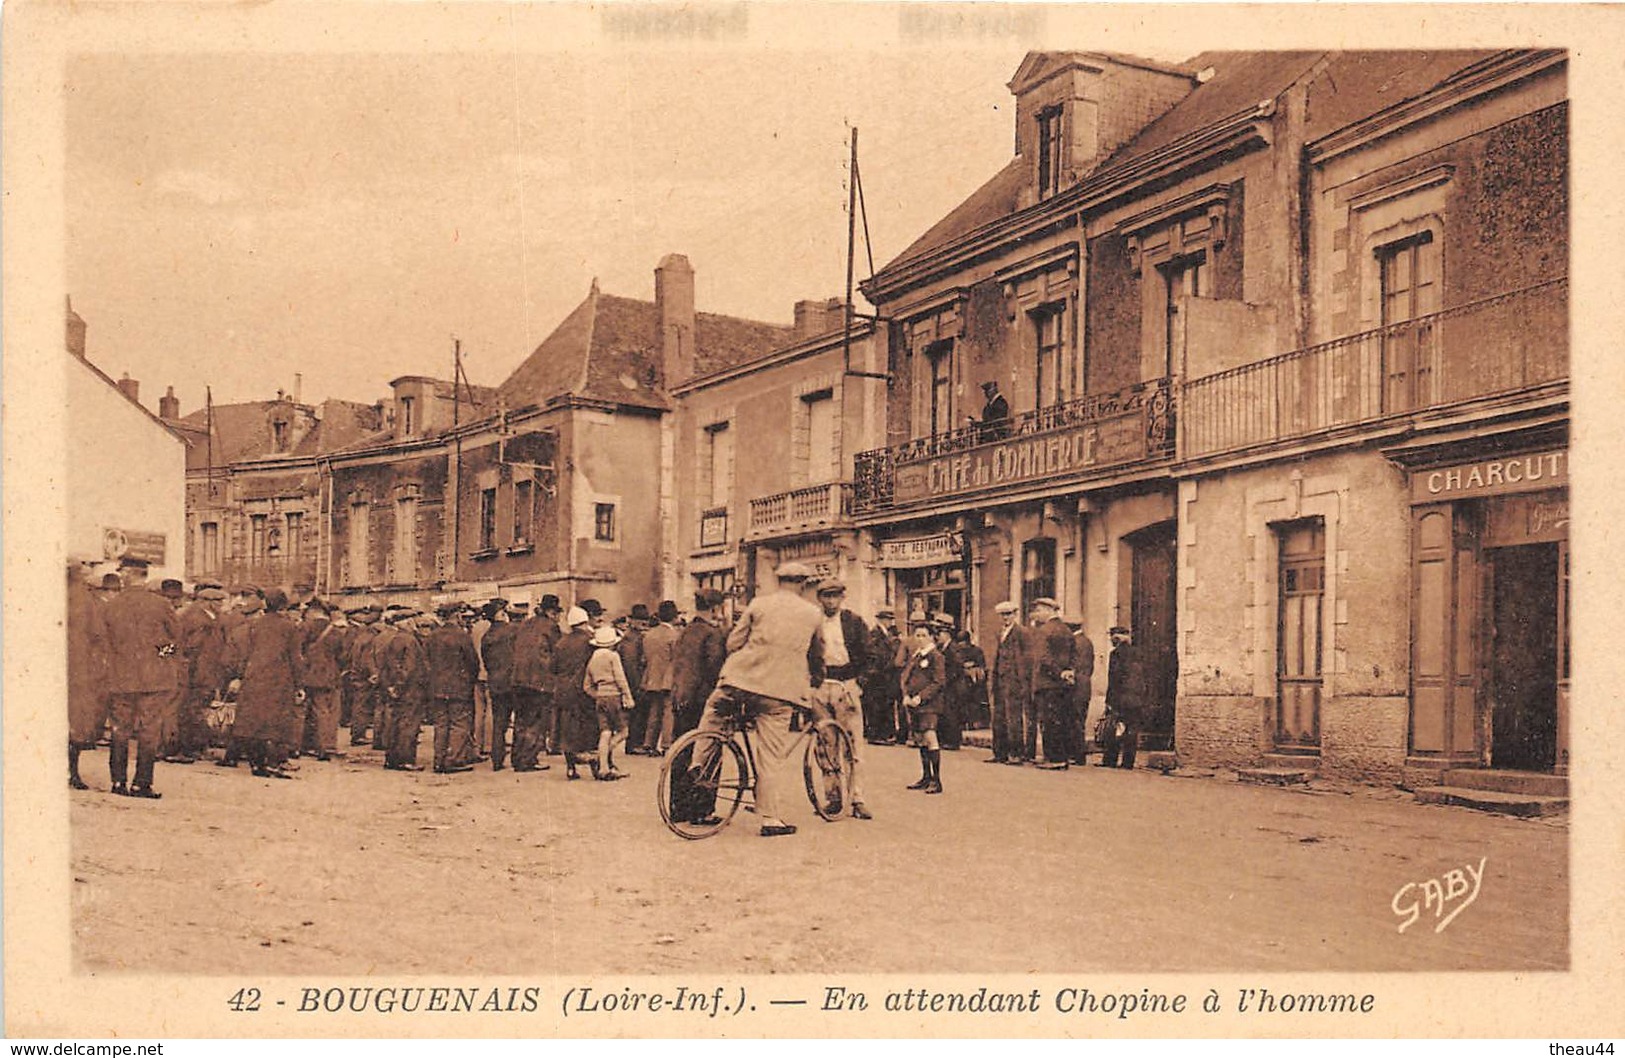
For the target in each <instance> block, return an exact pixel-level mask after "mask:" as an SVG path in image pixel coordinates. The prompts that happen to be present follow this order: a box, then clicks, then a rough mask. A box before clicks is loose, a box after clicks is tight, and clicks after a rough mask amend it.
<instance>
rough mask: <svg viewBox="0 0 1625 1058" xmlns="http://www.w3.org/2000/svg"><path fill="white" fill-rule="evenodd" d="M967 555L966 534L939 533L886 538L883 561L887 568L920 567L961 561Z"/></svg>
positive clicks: (883, 545)
mask: <svg viewBox="0 0 1625 1058" xmlns="http://www.w3.org/2000/svg"><path fill="white" fill-rule="evenodd" d="M964 555H965V538H964V536H963V535H961V534H959V533H937V534H936V535H935V536H917V537H911V538H909V539H906V540H882V541H881V542H880V564H881V566H882V567H884V568H886V569H918V568H920V567H922V566H945V565H948V564H950V563H953V562H959V561H961V560H962V559H963V558H964Z"/></svg>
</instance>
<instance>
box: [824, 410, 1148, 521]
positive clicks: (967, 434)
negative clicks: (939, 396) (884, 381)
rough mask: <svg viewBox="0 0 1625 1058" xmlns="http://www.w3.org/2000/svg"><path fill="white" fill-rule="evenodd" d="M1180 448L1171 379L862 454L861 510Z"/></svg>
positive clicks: (1070, 474) (1059, 476)
mask: <svg viewBox="0 0 1625 1058" xmlns="http://www.w3.org/2000/svg"><path fill="white" fill-rule="evenodd" d="M1173 451H1174V391H1173V382H1172V380H1171V379H1166V378H1159V379H1154V380H1152V381H1150V382H1141V383H1138V384H1136V385H1133V386H1129V387H1128V388H1126V389H1121V390H1118V391H1117V392H1115V393H1099V394H1091V395H1089V396H1087V397H1081V398H1079V399H1077V400H1071V401H1066V402H1065V403H1062V404H1054V405H1051V406H1049V407H1046V408H1038V409H1035V410H1033V411H1029V412H1025V413H1023V414H1021V415H1018V416H1016V417H1014V418H1012V419H1008V420H1005V421H1003V422H996V423H975V424H972V425H970V426H966V427H962V428H960V429H958V430H952V431H949V432H947V433H940V434H935V435H933V436H931V437H921V438H918V439H916V440H913V441H909V442H907V443H905V444H900V445H894V446H892V447H891V448H877V449H874V450H872V451H868V452H860V453H858V455H857V456H856V457H855V460H854V467H853V470H854V473H853V504H852V509H853V512H854V513H866V512H870V511H876V510H882V509H885V508H889V507H904V506H918V505H924V504H928V503H930V502H932V501H935V500H945V499H953V498H958V497H962V496H970V495H976V494H980V493H983V492H989V491H991V492H997V491H999V490H1003V489H1007V488H1010V487H1014V486H1019V485H1028V484H1033V483H1035V482H1042V481H1046V480H1051V479H1054V480H1063V479H1064V480H1075V479H1082V478H1087V477H1091V476H1096V475H1097V474H1098V473H1100V472H1103V471H1106V470H1107V469H1108V468H1120V467H1122V466H1125V465H1128V464H1132V463H1136V462H1141V461H1145V460H1152V459H1166V458H1168V457H1170V456H1172V455H1173Z"/></svg>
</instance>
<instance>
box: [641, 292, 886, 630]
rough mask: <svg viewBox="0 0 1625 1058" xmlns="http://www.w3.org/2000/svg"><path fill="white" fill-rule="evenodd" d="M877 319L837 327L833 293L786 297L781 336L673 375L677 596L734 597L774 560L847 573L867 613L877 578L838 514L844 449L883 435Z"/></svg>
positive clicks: (847, 499)
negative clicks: (770, 345) (734, 360)
mask: <svg viewBox="0 0 1625 1058" xmlns="http://www.w3.org/2000/svg"><path fill="white" fill-rule="evenodd" d="M883 333H884V332H883V331H882V330H879V329H877V327H876V325H875V323H874V322H873V321H872V320H863V319H859V320H854V321H853V322H852V326H851V329H850V331H848V329H847V319H846V309H845V305H844V304H843V303H842V302H841V300H840V299H838V298H836V299H830V300H828V301H801V302H797V303H796V308H795V328H794V333H793V335H792V336H791V339H790V340H789V341H788V342H787V343H786V344H785V346H784V347H783V348H781V349H777V350H774V351H773V352H770V353H768V354H767V355H766V356H761V357H757V358H755V359H752V360H749V361H746V362H744V363H741V364H735V365H730V366H728V367H726V368H723V369H722V370H718V371H712V372H709V373H707V374H704V375H699V376H697V377H695V378H693V379H691V380H690V381H688V382H686V383H684V384H682V385H679V386H675V387H673V390H672V396H673V398H674V400H675V401H676V412H675V414H674V415H673V417H672V423H673V429H674V433H675V436H674V447H675V453H676V467H677V477H676V482H677V492H676V504H675V512H676V517H675V518H673V519H672V520H671V521H670V522H669V523H668V527H669V532H670V534H672V535H673V537H674V540H673V542H672V543H671V544H670V546H669V551H670V553H671V554H672V555H673V556H674V557H675V559H676V563H675V569H674V570H673V576H672V578H671V579H670V580H669V581H668V584H669V585H670V587H668V589H667V592H666V594H667V595H668V596H669V597H671V598H674V599H677V600H679V601H680V602H681V603H682V605H684V606H686V605H687V602H686V600H687V599H688V598H689V597H691V596H692V594H693V592H694V591H695V590H697V589H699V588H716V589H718V590H720V591H722V592H723V593H724V595H725V596H727V597H728V598H730V599H733V600H743V599H746V598H748V597H749V596H751V595H753V594H755V592H756V591H757V590H758V589H759V587H760V586H761V585H762V584H764V583H771V582H772V571H773V570H774V569H775V568H777V566H778V565H779V563H781V562H785V561H791V560H794V561H798V562H802V563H804V564H806V565H808V566H810V567H811V568H813V569H814V570H815V571H816V572H817V573H818V574H819V575H820V576H825V577H838V578H840V579H842V580H843V581H845V582H846V584H847V605H849V606H850V607H852V608H853V609H854V610H856V611H858V612H861V613H865V614H872V613H873V611H874V610H875V609H877V608H878V607H879V602H878V600H879V599H880V598H881V597H882V595H883V586H882V585H881V584H879V583H878V581H877V580H876V578H875V577H874V576H873V563H872V561H870V560H869V556H868V555H867V553H866V550H865V547H864V545H863V543H862V541H861V540H860V538H859V534H858V532H857V529H856V526H855V523H854V521H853V514H852V461H853V458H854V456H855V455H856V454H857V453H858V452H860V451H864V450H867V449H871V448H874V447H875V446H876V445H877V444H879V443H880V442H881V440H883V436H882V435H881V432H880V428H881V424H882V423H883V422H884V418H885V406H886V380H885V366H886V361H885V344H884V342H883V341H882V340H881V339H880V338H879V335H882V334H883Z"/></svg>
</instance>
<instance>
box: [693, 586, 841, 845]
mask: <svg viewBox="0 0 1625 1058" xmlns="http://www.w3.org/2000/svg"><path fill="white" fill-rule="evenodd" d="M812 575H813V572H812V570H811V569H809V568H808V567H807V566H805V565H803V564H801V563H800V562H785V563H783V564H781V565H780V566H779V568H778V570H777V571H776V577H777V580H778V584H779V590H778V591H776V592H767V593H763V594H761V595H758V596H757V597H756V598H755V599H752V600H751V603H750V605H749V606H747V607H745V612H744V613H743V614H741V615H740V618H739V621H738V622H737V623H736V624H735V625H734V627H733V631H732V632H730V633H729V634H728V659H727V660H726V661H724V662H723V663H722V672H721V674H720V675H719V676H718V677H717V684H718V689H717V692H716V694H713V695H712V696H711V698H710V700H709V701H707V702H706V704H705V715H704V716H703V717H702V718H701V719H700V726H699V729H700V730H701V731H720V730H721V729H722V726H723V720H722V716H721V714H720V712H719V708H718V707H719V704H720V703H721V701H722V700H723V699H724V697H726V698H731V699H732V700H733V701H734V702H735V703H736V704H737V706H738V707H739V709H740V710H741V711H742V713H743V714H744V715H745V716H747V717H754V718H755V720H756V749H757V754H756V764H757V773H756V817H757V819H759V820H760V821H761V825H762V829H761V834H762V836H763V837H778V836H780V835H785V834H794V833H795V832H796V828H795V825H794V824H792V823H786V822H785V821H784V819H783V818H782V817H781V816H780V815H779V787H780V784H781V783H782V782H783V775H784V771H785V769H786V767H787V765H788V759H789V753H790V717H791V714H792V712H793V707H794V705H796V704H797V703H802V702H805V701H807V699H808V698H809V697H810V696H811V693H812V689H813V687H815V686H817V684H818V683H819V682H822V681H821V680H816V681H815V680H814V678H813V676H814V673H813V662H812V659H813V658H814V657H817V656H819V654H820V652H819V651H818V648H817V646H816V645H815V642H814V640H815V638H816V637H817V635H818V632H819V629H820V628H821V627H822V625H823V623H824V618H823V614H822V613H821V612H820V611H819V608H818V606H817V605H815V604H814V603H813V602H812V601H811V600H810V599H808V598H807V595H808V592H809V587H808V583H807V582H808V581H809V580H810V579H811V578H812ZM819 667H820V668H822V665H820V666H819ZM819 675H820V676H821V675H822V673H819ZM707 763H709V762H707V761H703V760H696V761H694V762H693V764H692V765H691V767H692V768H694V769H696V770H703V768H704V766H705V765H706V764H707Z"/></svg>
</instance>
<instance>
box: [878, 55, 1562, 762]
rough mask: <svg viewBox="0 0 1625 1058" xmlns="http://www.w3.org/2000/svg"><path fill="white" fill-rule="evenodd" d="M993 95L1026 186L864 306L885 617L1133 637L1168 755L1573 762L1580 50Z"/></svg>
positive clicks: (1012, 183) (1078, 61) (1047, 76)
mask: <svg viewBox="0 0 1625 1058" xmlns="http://www.w3.org/2000/svg"><path fill="white" fill-rule="evenodd" d="M1011 90H1012V92H1013V93H1014V94H1015V95H1016V110H1017V114H1018V124H1019V126H1020V127H1019V128H1018V132H1017V148H1018V153H1017V156H1016V157H1015V159H1014V160H1013V161H1012V162H1011V163H1010V164H1009V165H1008V166H1007V167H1006V168H1005V169H1004V170H1003V171H1002V172H1001V173H999V174H998V175H996V176H995V177H994V178H993V179H992V180H991V181H989V183H988V184H986V185H984V187H983V188H981V189H980V190H978V191H977V192H976V193H975V194H973V195H972V196H971V197H970V198H969V199H968V200H967V201H966V202H965V203H964V204H963V205H961V206H960V207H959V208H958V209H956V210H955V211H954V212H953V213H951V214H949V216H947V217H945V218H944V219H943V220H942V221H941V222H939V223H938V224H937V225H936V226H934V227H933V228H932V229H931V230H930V231H928V232H927V233H926V234H925V235H924V236H922V238H921V239H920V240H919V241H918V242H917V243H916V244H915V245H914V246H912V247H910V248H909V249H908V250H906V251H905V252H904V253H903V254H902V255H901V256H900V257H899V258H898V259H897V260H895V261H893V262H892V263H890V264H888V265H887V266H886V267H885V268H883V269H882V270H881V271H880V272H879V273H878V274H877V275H876V276H875V277H873V278H872V279H871V280H870V281H869V282H868V283H867V284H866V285H865V287H864V289H865V293H866V294H868V296H869V297H870V299H871V300H872V301H874V303H875V304H876V306H877V307H878V309H879V311H880V314H881V315H882V316H883V317H887V318H889V319H892V320H894V321H896V322H895V323H894V329H893V340H892V342H891V349H890V360H891V369H892V371H893V373H894V375H895V377H896V385H895V386H894V388H893V392H892V400H891V402H890V405H889V409H888V438H887V440H888V445H887V446H886V447H884V448H880V449H876V450H874V451H871V452H866V453H862V454H860V455H859V457H858V461H857V462H858V470H857V475H856V478H857V496H856V507H857V510H858V512H859V514H858V520H859V524H860V525H862V526H864V527H865V528H867V529H868V530H869V531H870V532H872V533H873V534H874V537H875V541H876V546H877V548H878V549H879V553H880V557H881V565H882V566H883V567H886V568H887V569H888V573H887V581H888V590H889V591H890V593H891V594H892V595H893V596H895V597H897V598H898V599H899V600H903V599H908V600H910V601H913V600H916V599H918V600H920V601H921V602H924V603H927V604H929V605H930V606H933V607H934V606H935V605H937V604H938V603H942V604H945V606H946V608H948V609H950V610H954V609H957V610H958V612H959V613H960V614H961V615H962V617H963V620H964V621H965V623H966V624H967V626H968V627H970V628H972V629H973V630H974V631H975V632H976V633H977V634H978V635H980V636H983V637H985V636H987V635H989V634H990V631H991V629H992V628H993V627H995V624H994V619H993V616H992V606H993V604H994V603H997V602H999V601H1002V600H1004V599H1006V598H1010V599H1016V600H1018V601H1020V602H1022V603H1023V604H1024V605H1025V604H1029V603H1030V602H1031V600H1032V598H1034V597H1036V596H1038V595H1053V596H1055V597H1057V598H1058V599H1059V600H1060V601H1061V602H1062V605H1063V608H1064V609H1065V610H1066V611H1068V616H1070V617H1072V618H1073V619H1075V620H1080V621H1081V622H1082V623H1083V625H1084V627H1085V628H1086V630H1088V631H1089V633H1090V635H1091V637H1092V638H1093V639H1094V641H1095V643H1096V645H1097V649H1101V648H1103V647H1104V641H1105V638H1106V637H1105V635H1104V630H1105V629H1106V628H1107V627H1109V626H1111V625H1114V624H1124V625H1127V626H1130V627H1131V628H1132V629H1133V631H1134V634H1135V636H1136V639H1137V641H1138V642H1139V643H1140V644H1141V645H1142V648H1144V649H1145V650H1147V651H1149V652H1150V653H1151V654H1152V656H1153V657H1154V658H1155V659H1156V667H1155V671H1154V685H1155V688H1156V689H1155V694H1154V699H1155V700H1154V708H1153V711H1152V713H1153V715H1152V720H1151V723H1150V725H1149V734H1150V740H1151V742H1152V744H1153V746H1157V747H1172V748H1174V749H1176V750H1177V752H1178V755H1179V757H1180V758H1181V759H1184V760H1191V761H1197V762H1201V763H1207V764H1220V765H1229V766H1238V767H1243V766H1253V765H1259V764H1261V763H1262V764H1271V765H1276V766H1282V767H1286V766H1291V767H1301V768H1304V769H1307V770H1313V769H1315V768H1320V769H1322V770H1325V771H1328V772H1335V773H1342V774H1347V775H1353V776H1358V777H1368V778H1385V779H1386V778H1397V777H1400V776H1401V775H1407V774H1408V775H1410V776H1411V777H1412V778H1413V779H1415V778H1419V777H1420V778H1433V779H1437V778H1440V777H1441V776H1442V775H1445V774H1446V769H1449V768H1452V767H1463V766H1465V767H1472V768H1479V769H1482V768H1484V767H1485V766H1489V767H1490V768H1491V769H1495V770H1501V769H1522V770H1535V771H1551V770H1558V771H1561V770H1563V768H1564V767H1565V764H1566V745H1567V743H1566V730H1567V694H1566V679H1567V675H1566V674H1567V670H1566V647H1565V644H1566V640H1567V631H1566V618H1565V616H1564V615H1565V614H1566V602H1565V599H1564V596H1565V593H1566V573H1565V572H1564V571H1565V570H1566V568H1567V566H1566V561H1567V550H1566V547H1567V545H1566V539H1565V536H1566V531H1565V528H1564V527H1565V526H1566V519H1567V494H1566V489H1565V486H1566V478H1565V477H1564V474H1565V470H1564V468H1565V467H1566V438H1567V375H1568V368H1567V337H1566V335H1567V329H1566V320H1567V296H1566V290H1567V287H1566V276H1567V258H1568V252H1567V198H1566V188H1567V170H1566V164H1567V139H1566V110H1565V106H1566V104H1565V100H1566V87H1565V83H1564V58H1563V56H1562V55H1561V54H1560V53H1550V52H1527V51H1514V52H1451V53H1416V52H1408V53H1318V52H1295V53H1286V52H1266V53H1212V54H1207V55H1201V56H1198V57H1196V58H1195V59H1193V60H1191V61H1190V62H1189V63H1186V64H1182V65H1181V66H1178V67H1163V66H1159V65H1157V64H1150V63H1145V62H1142V61H1141V60H1137V59H1130V58H1126V57H1121V56H1108V55H1095V54H1084V53H1035V54H1033V55H1030V56H1028V58H1027V60H1026V61H1025V62H1024V63H1023V64H1022V67H1021V69H1020V70H1019V71H1018V72H1017V75H1016V77H1015V79H1014V80H1013V81H1012V82H1011ZM1158 107H1161V108H1162V110H1161V112H1160V113H1155V114H1153V113H1149V112H1148V109H1147V108H1150V109H1151V110H1155V109H1156V108H1158ZM1119 114H1122V115H1128V116H1126V117H1121V118H1120V117H1119V116H1118V115H1119ZM1136 122H1138V125H1136V124H1135V123H1136ZM1124 129H1128V130H1129V131H1127V132H1123V131H1121V130H1124ZM1112 130H1118V131H1117V132H1113V131H1112ZM1120 137H1121V138H1120ZM1080 139H1081V140H1082V141H1083V142H1082V143H1081V144H1080V143H1079V142H1078V141H1079V140H1080ZM1056 159H1060V163H1059V164H1057V162H1056V161H1055V160H1056ZM985 381H993V382H996V383H998V384H999V387H1000V389H1001V390H1003V391H1004V392H1005V393H1006V394H1007V395H1008V397H1009V400H1010V404H1011V410H1012V412H1013V418H1012V420H1011V421H1010V423H1009V425H1008V426H1007V427H1003V428H1000V429H997V430H993V429H990V428H989V427H988V426H986V425H980V424H975V423H967V422H966V419H967V416H968V417H971V418H975V417H977V411H978V409H977V408H976V407H975V406H974V405H975V404H977V403H980V401H979V393H978V390H979V388H980V384H981V383H983V382H985ZM1509 468H1510V469H1509ZM1513 479H1516V480H1513ZM914 563H919V564H920V566H923V568H924V572H923V573H922V572H920V566H915V565H914ZM926 563H934V565H926ZM1520 597H1522V598H1534V599H1537V600H1539V602H1538V620H1537V621H1536V622H1534V627H1525V625H1526V624H1527V622H1521V621H1514V620H1511V619H1510V618H1509V613H1508V611H1507V610H1506V607H1507V606H1509V605H1510V604H1511V602H1512V600H1514V599H1516V598H1520ZM1498 615H1499V616H1498ZM1103 661H1104V657H1103V656H1102V657H1101V658H1099V659H1097V670H1099V669H1101V668H1102V663H1103ZM1099 683H1100V681H1097V686H1096V688H1095V690H1096V695H1097V701H1096V708H1097V709H1098V708H1099V707H1100V703H1099V695H1100V693H1101V692H1102V691H1103V690H1104V688H1103V687H1102V686H1099Z"/></svg>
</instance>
